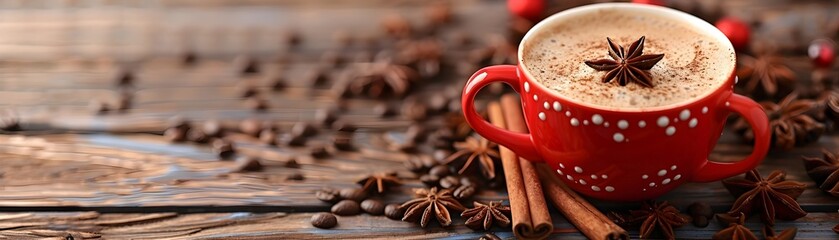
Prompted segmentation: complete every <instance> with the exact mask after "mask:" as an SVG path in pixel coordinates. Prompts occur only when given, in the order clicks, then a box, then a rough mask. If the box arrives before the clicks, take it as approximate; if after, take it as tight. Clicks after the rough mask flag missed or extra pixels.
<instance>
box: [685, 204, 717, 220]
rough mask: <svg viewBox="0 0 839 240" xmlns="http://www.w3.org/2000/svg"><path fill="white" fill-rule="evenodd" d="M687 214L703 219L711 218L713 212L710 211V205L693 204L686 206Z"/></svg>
mask: <svg viewBox="0 0 839 240" xmlns="http://www.w3.org/2000/svg"><path fill="white" fill-rule="evenodd" d="M688 214H690V215H691V216H705V217H708V218H710V217H713V216H714V210H713V209H711V205H710V204H708V203H706V202H694V203H692V204H690V206H688Z"/></svg>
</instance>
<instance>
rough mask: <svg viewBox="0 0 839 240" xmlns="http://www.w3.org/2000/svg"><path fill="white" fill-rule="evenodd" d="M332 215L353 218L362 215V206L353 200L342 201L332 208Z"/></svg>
mask: <svg viewBox="0 0 839 240" xmlns="http://www.w3.org/2000/svg"><path fill="white" fill-rule="evenodd" d="M332 213H334V214H337V215H338V216H352V215H358V214H359V213H361V206H359V205H358V202H356V201H353V200H341V201H340V202H338V203H336V204H335V205H333V206H332Z"/></svg>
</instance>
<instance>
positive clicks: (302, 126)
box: [291, 122, 318, 137]
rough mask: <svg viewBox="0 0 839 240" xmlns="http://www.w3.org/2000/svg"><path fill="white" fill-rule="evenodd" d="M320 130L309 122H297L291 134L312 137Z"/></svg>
mask: <svg viewBox="0 0 839 240" xmlns="http://www.w3.org/2000/svg"><path fill="white" fill-rule="evenodd" d="M317 132H318V130H317V129H316V128H315V127H314V126H312V125H311V124H309V123H306V122H297V123H295V124H294V126H293V127H291V135H294V136H301V137H311V136H313V135H315V134H317Z"/></svg>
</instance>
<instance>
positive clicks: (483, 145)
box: [445, 137, 500, 179]
mask: <svg viewBox="0 0 839 240" xmlns="http://www.w3.org/2000/svg"><path fill="white" fill-rule="evenodd" d="M455 149H457V152H455V153H454V154H452V155H451V156H449V157H448V158H446V159H445V164H452V163H454V162H455V160H459V159H462V158H463V157H466V156H468V157H466V161H465V162H464V163H463V165H462V167H461V168H460V170H459V171H458V173H459V174H463V173H464V172H465V171H466V170H467V169H469V167H470V166H472V164H473V162H475V161H476V160H477V161H478V162H480V166H481V173H482V174H483V176H484V177H486V178H487V179H494V178H495V159H497V158H499V157H500V155H499V154H498V150H495V143H491V142H490V141H489V140H486V139H485V138H480V139H479V138H476V137H469V138H466V141H463V142H457V143H455Z"/></svg>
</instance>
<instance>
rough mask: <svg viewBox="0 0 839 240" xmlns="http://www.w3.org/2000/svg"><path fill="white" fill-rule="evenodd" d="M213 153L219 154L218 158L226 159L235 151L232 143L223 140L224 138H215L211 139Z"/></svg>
mask: <svg viewBox="0 0 839 240" xmlns="http://www.w3.org/2000/svg"><path fill="white" fill-rule="evenodd" d="M212 146H213V153H215V154H216V155H218V156H219V158H220V159H222V160H226V159H230V157H232V156H233V154H234V153H236V151H235V149H234V148H233V143H232V142H230V141H228V140H224V139H216V140H213V144H212Z"/></svg>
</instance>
